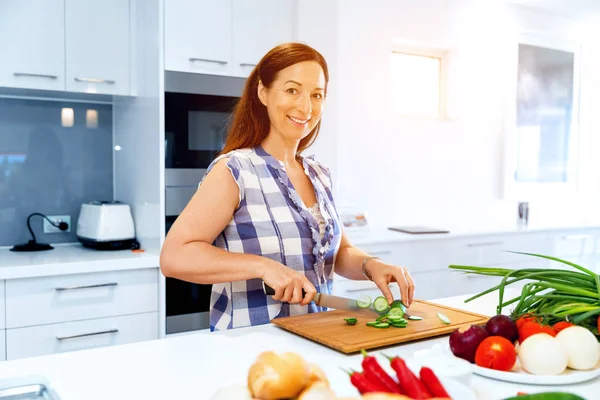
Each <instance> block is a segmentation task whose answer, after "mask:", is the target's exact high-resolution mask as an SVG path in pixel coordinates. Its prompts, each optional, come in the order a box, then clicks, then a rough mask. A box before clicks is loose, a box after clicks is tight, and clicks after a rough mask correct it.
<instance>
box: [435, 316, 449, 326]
mask: <svg viewBox="0 0 600 400" xmlns="http://www.w3.org/2000/svg"><path fill="white" fill-rule="evenodd" d="M437 317H438V318H439V319H440V321H442V322H443V323H445V324H449V323H450V318H448V317H447V316H446V315H444V314H442V313H437Z"/></svg>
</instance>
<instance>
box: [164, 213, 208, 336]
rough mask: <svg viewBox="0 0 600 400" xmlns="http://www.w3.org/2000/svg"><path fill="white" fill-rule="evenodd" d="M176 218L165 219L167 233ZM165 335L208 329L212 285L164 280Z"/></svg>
mask: <svg viewBox="0 0 600 400" xmlns="http://www.w3.org/2000/svg"><path fill="white" fill-rule="evenodd" d="M176 218H177V217H175V216H171V217H167V221H166V222H167V232H168V230H169V228H170V227H171V225H173V222H175V219H176ZM165 280H166V282H165V283H166V285H165V290H166V314H167V321H166V333H167V335H169V334H174V333H182V332H191V331H197V330H200V329H208V328H210V322H209V310H210V292H211V289H212V285H199V284H196V283H190V282H185V281H182V280H179V279H175V278H165Z"/></svg>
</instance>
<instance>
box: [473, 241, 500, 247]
mask: <svg viewBox="0 0 600 400" xmlns="http://www.w3.org/2000/svg"><path fill="white" fill-rule="evenodd" d="M502 244H504V242H481V243H469V244H467V247H481V246H500V245H502Z"/></svg>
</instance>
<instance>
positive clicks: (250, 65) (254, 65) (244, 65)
mask: <svg viewBox="0 0 600 400" xmlns="http://www.w3.org/2000/svg"><path fill="white" fill-rule="evenodd" d="M240 66H241V67H256V64H252V63H240Z"/></svg>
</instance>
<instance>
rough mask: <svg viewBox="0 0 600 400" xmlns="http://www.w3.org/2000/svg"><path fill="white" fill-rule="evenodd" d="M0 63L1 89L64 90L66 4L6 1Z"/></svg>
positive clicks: (1, 11) (1, 8)
mask: <svg viewBox="0 0 600 400" xmlns="http://www.w3.org/2000/svg"><path fill="white" fill-rule="evenodd" d="M0 60H2V61H1V62H0V86H7V87H18V88H27V89H47V90H64V89H65V8H64V0H28V1H22V0H2V1H1V2H0Z"/></svg>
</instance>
